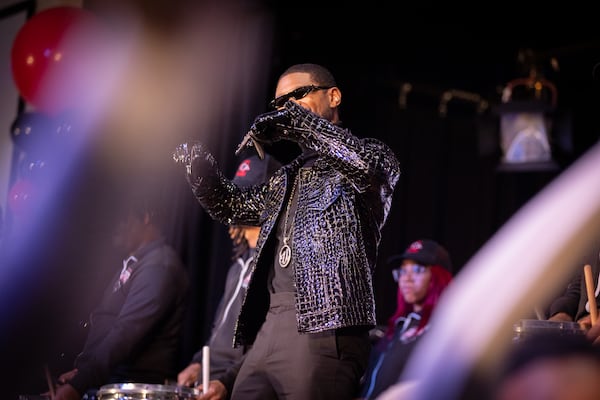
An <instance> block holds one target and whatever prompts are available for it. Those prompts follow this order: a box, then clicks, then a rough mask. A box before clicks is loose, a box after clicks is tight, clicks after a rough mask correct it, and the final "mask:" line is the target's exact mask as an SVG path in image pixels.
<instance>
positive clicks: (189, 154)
mask: <svg viewBox="0 0 600 400" xmlns="http://www.w3.org/2000/svg"><path fill="white" fill-rule="evenodd" d="M205 153H206V150H205V148H204V145H203V144H202V143H200V142H193V143H187V142H186V143H182V144H180V145H178V146H177V147H175V150H174V151H173V153H172V157H173V161H175V162H176V163H177V164H180V165H183V166H185V168H186V172H187V173H188V174H190V173H191V170H192V164H194V163H198V161H199V159H204V158H206V157H205V156H204V155H205Z"/></svg>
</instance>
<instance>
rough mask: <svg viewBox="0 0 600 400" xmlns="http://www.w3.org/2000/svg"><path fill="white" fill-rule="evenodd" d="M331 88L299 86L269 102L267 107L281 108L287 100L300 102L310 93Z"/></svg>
mask: <svg viewBox="0 0 600 400" xmlns="http://www.w3.org/2000/svg"><path fill="white" fill-rule="evenodd" d="M332 87H333V86H315V85H309V86H300V87H299V88H297V89H294V90H292V91H291V92H289V93H286V94H284V95H282V96H279V97H277V98H275V99H273V100H271V102H270V103H269V107H271V108H273V109H277V108H281V107H283V105H284V104H285V103H286V102H287V101H288V100H289V99H296V100H300V99H301V98H303V97H305V96H306V95H308V94H309V93H311V92H314V91H316V90H324V89H331V88H332Z"/></svg>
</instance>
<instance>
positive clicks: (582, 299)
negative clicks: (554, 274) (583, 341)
mask: <svg viewBox="0 0 600 400" xmlns="http://www.w3.org/2000/svg"><path fill="white" fill-rule="evenodd" d="M598 250H599V249H598V248H596V249H595V250H594V251H593V253H592V255H589V256H587V257H586V258H585V259H584V260H583V262H582V263H581V267H580V268H578V269H577V270H576V271H575V274H574V275H573V278H572V279H571V281H570V282H569V283H568V284H567V287H566V288H565V290H564V292H563V293H562V294H561V295H560V296H559V297H557V298H555V299H554V300H552V302H551V303H550V306H549V310H548V313H549V314H548V315H549V318H548V320H550V321H563V322H571V321H574V322H577V323H579V325H580V326H581V328H582V329H585V330H588V329H590V327H591V318H590V308H589V307H590V305H589V299H588V295H587V288H586V283H585V275H584V272H583V266H584V265H585V264H590V266H591V267H592V278H593V281H594V293H595V294H596V304H597V305H599V304H600V303H599V301H600V289H599V288H598V276H599V274H600V253H599V252H598ZM596 330H597V329H596ZM598 333H600V332H598ZM590 334H592V335H593V332H590ZM597 336H598V334H596V335H595V336H594V337H591V339H595V338H596V337H597Z"/></svg>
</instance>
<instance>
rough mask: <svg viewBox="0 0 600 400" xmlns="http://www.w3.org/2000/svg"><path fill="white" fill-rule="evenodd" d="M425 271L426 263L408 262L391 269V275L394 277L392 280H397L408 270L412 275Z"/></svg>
mask: <svg viewBox="0 0 600 400" xmlns="http://www.w3.org/2000/svg"><path fill="white" fill-rule="evenodd" d="M425 271H427V266H426V265H420V264H410V265H405V266H403V267H400V268H396V269H394V270H392V276H393V277H394V280H395V281H396V282H398V280H400V277H401V276H406V275H408V273H409V272H410V273H412V275H421V274H423V273H424V272H425Z"/></svg>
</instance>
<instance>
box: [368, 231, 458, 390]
mask: <svg viewBox="0 0 600 400" xmlns="http://www.w3.org/2000/svg"><path fill="white" fill-rule="evenodd" d="M389 263H393V265H394V266H395V268H394V269H393V270H392V274H393V277H394V280H395V281H396V282H398V292H397V308H396V312H395V313H394V315H392V316H391V318H390V319H389V320H388V328H387V331H386V333H385V335H384V337H383V338H382V339H380V340H379V341H378V342H377V344H376V345H375V346H374V347H373V350H372V352H371V356H370V359H369V365H368V367H367V371H366V373H365V381H364V383H363V384H362V390H361V394H360V398H365V399H374V398H376V397H377V396H378V395H379V394H380V393H381V392H383V391H384V390H386V389H387V388H388V387H389V386H391V385H393V384H395V383H397V381H398V379H399V377H400V375H401V374H402V369H403V368H404V365H405V363H406V361H407V360H408V358H409V356H410V353H411V351H412V350H413V348H414V347H415V344H416V343H417V341H418V340H419V338H421V336H422V335H423V334H424V333H425V332H427V330H428V329H429V318H430V317H431V314H432V312H433V310H434V309H435V307H436V305H437V304H438V301H439V299H440V295H441V294H442V292H443V291H444V289H446V287H447V286H448V284H449V283H450V282H451V281H452V263H451V261H450V256H449V254H448V252H447V251H446V249H445V248H444V247H442V246H441V245H440V244H438V243H437V242H435V241H433V240H430V239H422V240H417V241H415V242H413V243H411V244H410V246H408V248H407V249H406V250H405V251H404V253H402V254H401V255H397V256H392V257H391V258H390V259H389Z"/></svg>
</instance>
